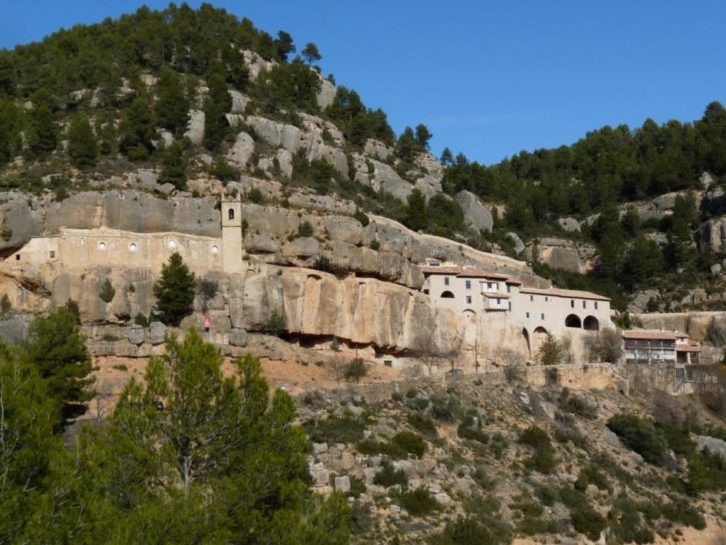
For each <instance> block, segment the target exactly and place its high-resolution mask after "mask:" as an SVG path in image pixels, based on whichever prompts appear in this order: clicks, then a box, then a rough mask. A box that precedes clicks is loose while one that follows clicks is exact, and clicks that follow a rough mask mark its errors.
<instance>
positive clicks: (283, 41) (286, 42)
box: [275, 30, 295, 62]
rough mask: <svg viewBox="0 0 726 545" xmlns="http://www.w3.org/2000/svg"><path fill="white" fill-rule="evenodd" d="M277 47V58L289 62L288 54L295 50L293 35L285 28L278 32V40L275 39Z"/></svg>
mask: <svg viewBox="0 0 726 545" xmlns="http://www.w3.org/2000/svg"><path fill="white" fill-rule="evenodd" d="M275 49H276V50H277V59H278V60H279V61H281V62H287V56H288V55H289V54H290V53H294V52H295V45H294V43H293V41H292V36H290V34H288V33H287V32H285V31H284V30H281V31H280V32H278V33H277V40H275Z"/></svg>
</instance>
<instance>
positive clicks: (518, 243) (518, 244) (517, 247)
mask: <svg viewBox="0 0 726 545" xmlns="http://www.w3.org/2000/svg"><path fill="white" fill-rule="evenodd" d="M507 238H508V239H510V240H511V241H512V244H514V253H515V254H517V255H519V254H521V253H522V252H523V251H524V249H525V246H524V242H522V239H521V238H519V235H518V234H517V233H515V232H514V231H510V232H508V233H507Z"/></svg>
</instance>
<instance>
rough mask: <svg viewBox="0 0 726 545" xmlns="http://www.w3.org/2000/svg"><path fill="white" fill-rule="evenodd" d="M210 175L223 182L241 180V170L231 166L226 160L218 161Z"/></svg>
mask: <svg viewBox="0 0 726 545" xmlns="http://www.w3.org/2000/svg"><path fill="white" fill-rule="evenodd" d="M210 174H211V175H212V176H214V177H215V178H217V179H219V180H221V181H223V182H231V181H233V180H238V179H239V174H240V172H239V169H238V168H235V167H233V166H232V165H230V164H229V163H228V162H227V161H225V160H224V159H217V160H216V161H215V162H214V165H213V166H212V169H211V170H210Z"/></svg>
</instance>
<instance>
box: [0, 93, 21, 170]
mask: <svg viewBox="0 0 726 545" xmlns="http://www.w3.org/2000/svg"><path fill="white" fill-rule="evenodd" d="M20 126H21V116H20V111H19V110H18V108H17V107H16V106H15V104H14V103H13V101H12V100H7V99H3V98H0V165H4V164H5V163H7V162H8V161H10V160H12V159H13V158H14V157H15V156H16V155H17V154H18V153H19V152H20V147H21V144H22V141H21V138H20Z"/></svg>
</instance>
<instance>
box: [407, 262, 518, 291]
mask: <svg viewBox="0 0 726 545" xmlns="http://www.w3.org/2000/svg"><path fill="white" fill-rule="evenodd" d="M419 268H420V269H421V272H422V273H423V274H424V275H427V274H450V275H456V276H457V277H459V278H489V279H491V280H504V281H505V282H506V283H507V284H513V285H516V286H520V285H522V282H520V281H519V280H517V279H516V278H514V277H512V276H509V275H507V274H503V273H498V272H490V271H482V270H480V269H470V268H468V267H458V266H453V267H452V266H449V267H438V266H434V267H432V266H431V265H419Z"/></svg>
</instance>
